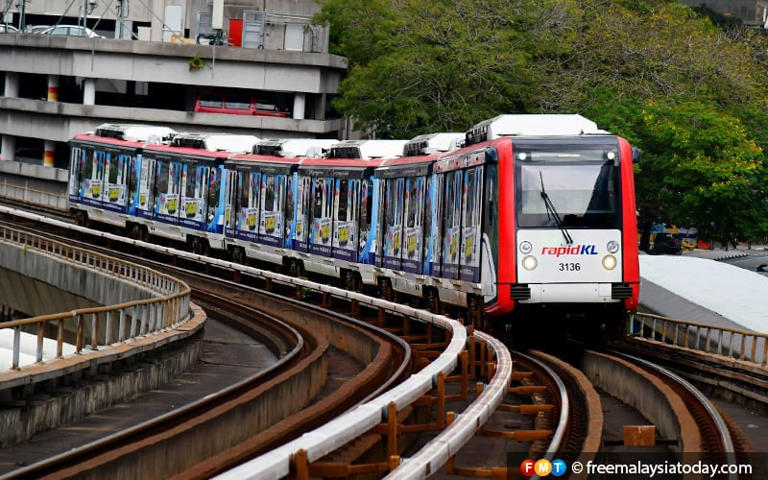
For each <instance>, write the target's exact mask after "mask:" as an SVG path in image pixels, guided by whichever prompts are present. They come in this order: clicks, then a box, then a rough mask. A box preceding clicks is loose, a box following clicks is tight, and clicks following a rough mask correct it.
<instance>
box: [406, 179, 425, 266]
mask: <svg viewBox="0 0 768 480" xmlns="http://www.w3.org/2000/svg"><path fill="white" fill-rule="evenodd" d="M403 216H404V223H405V232H404V234H403V247H402V262H403V264H402V268H403V270H404V271H406V272H412V273H421V267H422V264H421V263H422V244H423V237H424V230H423V223H424V177H409V178H407V179H405V212H404V215H403Z"/></svg>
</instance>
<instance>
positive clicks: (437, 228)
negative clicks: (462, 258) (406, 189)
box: [428, 174, 446, 277]
mask: <svg viewBox="0 0 768 480" xmlns="http://www.w3.org/2000/svg"><path fill="white" fill-rule="evenodd" d="M445 177H446V175H445V174H434V175H432V185H431V192H430V193H431V198H432V204H431V211H430V212H428V215H430V216H431V217H432V229H431V252H430V259H429V261H430V266H429V270H430V271H429V273H430V275H432V276H435V277H440V276H442V272H443V213H444V212H443V208H444V205H445V194H444V192H445Z"/></svg>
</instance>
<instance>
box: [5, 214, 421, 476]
mask: <svg viewBox="0 0 768 480" xmlns="http://www.w3.org/2000/svg"><path fill="white" fill-rule="evenodd" d="M14 226H15V227H17V228H18V224H15V225H14ZM34 230H36V231H38V232H39V231H40V230H41V228H39V227H38V228H34ZM68 241H69V242H70V243H71V240H68ZM88 248H91V249H101V247H98V246H94V245H89V246H88ZM132 260H133V261H136V262H137V263H139V262H140V263H144V264H149V265H150V266H152V267H153V268H156V269H162V270H165V271H168V272H171V273H172V274H173V275H174V276H176V277H178V278H183V279H184V280H186V281H188V282H189V284H190V285H191V286H192V287H193V291H194V293H193V298H194V300H195V301H196V302H199V303H202V304H205V305H206V306H207V307H208V308H215V309H216V310H217V316H222V315H226V316H227V317H228V318H229V320H230V323H232V324H233V325H238V328H241V329H243V328H244V329H247V330H249V331H250V332H252V333H253V334H254V335H255V336H257V337H258V338H260V339H262V340H263V341H265V343H267V344H269V345H270V346H271V347H272V349H273V350H274V351H276V352H278V353H284V354H285V355H284V356H283V357H282V358H281V360H280V362H278V364H277V365H275V366H274V367H273V368H270V369H268V370H267V371H265V372H263V373H262V374H260V375H256V376H254V377H253V378H249V379H246V380H244V381H243V382H240V383H239V384H237V385H233V386H232V387H230V388H228V389H225V390H224V391H221V392H219V393H218V394H215V395H209V396H207V397H206V398H204V399H201V400H200V401H199V402H195V403H193V404H191V405H187V406H186V407H184V408H181V409H177V410H175V411H173V412H170V413H169V414H167V415H163V416H161V417H159V418H157V419H155V420H153V421H150V422H146V423H144V424H141V425H138V426H136V427H134V428H131V429H129V430H127V431H124V432H121V433H119V434H115V435H112V436H110V437H107V438H105V439H103V440H100V441H97V442H94V443H92V444H89V445H87V446H84V447H82V448H78V449H74V450H71V451H69V452H66V453H64V454H61V455H59V456H57V457H54V458H52V459H50V460H47V461H44V462H40V463H38V464H35V465H32V466H29V467H27V468H24V469H22V470H17V471H15V472H13V473H12V474H11V476H13V477H14V478H41V477H49V478H57V477H67V476H71V475H77V476H83V477H88V476H91V477H93V478H97V477H102V478H103V476H104V475H111V473H112V472H114V471H117V470H118V469H122V470H123V471H133V472H135V473H136V478H140V477H142V476H151V477H156V476H162V477H167V476H170V475H174V474H176V475H181V476H184V477H189V476H190V475H195V473H194V472H204V474H202V476H208V475H210V474H211V473H215V472H216V471H220V470H222V469H225V468H227V467H229V466H232V465H235V464H237V463H238V462H239V461H242V460H243V459H244V458H247V457H249V456H252V455H254V454H257V453H259V452H262V451H265V450H268V449H269V448H272V447H274V446H276V445H279V444H281V443H283V442H285V441H287V440H289V439H290V438H293V437H295V436H297V435H299V434H300V433H301V432H303V431H306V430H307V429H311V428H312V427H314V426H317V425H319V424H322V423H325V422H326V421H328V420H330V419H331V418H333V417H334V416H335V415H337V414H339V413H341V412H342V411H344V410H346V409H348V408H350V407H351V406H353V405H355V404H356V403H359V402H361V401H364V400H365V399H367V398H370V397H371V396H373V395H376V394H377V393H378V392H380V391H382V389H386V388H389V387H391V386H392V385H393V384H394V383H396V382H398V381H399V380H401V379H402V378H404V377H405V376H407V374H409V373H410V370H409V366H410V363H411V362H410V360H411V359H410V348H409V346H408V345H407V343H405V342H404V341H403V340H401V339H399V338H397V337H396V336H395V335H393V334H391V333H389V332H386V331H384V330H382V329H380V328H378V327H376V326H373V325H368V324H366V323H365V322H361V321H359V320H356V319H354V318H351V317H349V316H347V315H343V314H340V313H337V312H334V311H332V310H330V309H329V308H324V307H317V306H313V305H311V304H308V303H306V302H300V301H297V300H296V299H291V298H289V297H286V296H280V295H277V294H275V293H271V292H266V291H260V290H257V289H255V288H253V287H251V286H248V285H243V284H237V283H234V282H230V281H226V280H222V279H219V278H215V277H212V276H210V275H206V274H203V273H199V272H197V271H193V270H192V269H182V268H180V267H178V266H176V267H174V266H170V265H167V264H165V263H164V262H162V261H151V260H149V259H147V258H139V257H133V258H132ZM321 300H325V301H327V300H328V299H325V298H323V299H321ZM327 306H330V305H327ZM327 306H326V307H327ZM245 318H247V319H249V320H248V321H247V322H245V321H244V320H243V319H245ZM289 339H290V340H289ZM331 347H334V348H336V349H338V350H339V351H344V350H345V349H346V351H347V355H348V356H351V357H355V356H356V358H355V360H358V361H360V362H361V363H363V365H364V368H363V369H362V371H360V372H357V374H356V375H354V376H353V377H352V378H350V379H348V380H347V381H346V382H344V384H342V385H340V386H338V388H336V389H335V390H333V391H327V389H324V388H323V383H324V378H325V377H326V376H327V371H328V365H327V363H328V361H329V360H328V359H327V358H326V354H327V352H328V350H329V349H330V348H331ZM297 388H298V389H299V391H301V390H309V392H310V395H309V398H307V399H303V400H301V401H300V402H299V403H301V404H297V405H292V402H291V401H284V400H281V397H282V398H288V399H291V398H294V397H296V398H299V399H301V398H302V394H301V393H299V392H298V391H297V390H296V389H297ZM290 392H294V393H290ZM304 396H307V395H306V394H304ZM260 398H268V399H270V398H271V400H264V401H265V402H271V403H270V405H271V407H270V408H271V409H272V410H274V411H276V412H279V415H280V418H275V416H274V415H275V414H274V413H270V412H267V413H264V412H265V410H264V408H266V407H263V406H262V407H261V408H262V410H260V412H262V413H259V414H258V415H256V416H257V417H260V418H258V420H250V421H244V420H243V418H244V417H248V416H249V414H248V413H245V412H246V410H247V409H252V408H255V407H254V404H255V403H254V402H258V401H259V400H258V399H260ZM310 400H311V401H310ZM293 403H296V401H294V402H293ZM226 417H229V420H227V419H226ZM261 417H264V418H261ZM257 433H258V435H257ZM257 437H258V438H257ZM195 438H198V439H200V438H205V439H206V442H204V443H205V444H206V445H205V446H204V448H203V447H201V446H200V445H199V444H200V443H201V442H199V441H195ZM160 444H162V445H163V448H157V447H158V445H160ZM244 446H247V448H244ZM171 451H178V452H179V453H178V455H177V457H178V458H176V459H175V460H174V459H171V458H168V457H169V453H168V452H171ZM191 452H194V454H190V453H191ZM158 455H159V457H158ZM205 458H211V460H204V461H200V459H205ZM185 459H186V460H185Z"/></svg>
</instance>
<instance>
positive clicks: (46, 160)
mask: <svg viewBox="0 0 768 480" xmlns="http://www.w3.org/2000/svg"><path fill="white" fill-rule="evenodd" d="M55 151H56V143H54V142H52V141H50V140H46V141H45V151H44V152H43V166H44V167H51V168H53V154H54V153H55Z"/></svg>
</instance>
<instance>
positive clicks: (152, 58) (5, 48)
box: [0, 35, 347, 93]
mask: <svg viewBox="0 0 768 480" xmlns="http://www.w3.org/2000/svg"><path fill="white" fill-rule="evenodd" d="M214 52H215V68H213V65H214V62H213V56H214ZM196 55H199V56H200V58H201V59H203V61H204V62H205V67H203V68H202V69H198V70H194V71H190V69H189V60H190V59H191V58H193V57H194V56H196ZM0 65H2V66H3V69H4V70H5V71H12V72H28V73H36V74H45V75H67V76H78V77H87V78H108V79H115V80H130V81H139V82H156V81H158V79H162V81H163V82H164V83H175V84H181V85H201V86H210V87H230V88H248V89H259V90H274V91H293V92H306V93H336V91H338V86H339V83H340V82H341V76H342V74H343V72H344V71H345V70H346V69H347V63H346V59H345V58H343V57H339V56H336V55H328V54H321V53H304V52H286V51H270V50H252V49H243V48H234V47H222V46H219V47H215V50H214V47H212V46H208V45H179V44H171V43H154V42H140V41H127V40H113V39H88V38H78V37H64V36H54V35H2V36H0Z"/></svg>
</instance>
